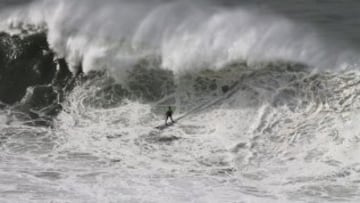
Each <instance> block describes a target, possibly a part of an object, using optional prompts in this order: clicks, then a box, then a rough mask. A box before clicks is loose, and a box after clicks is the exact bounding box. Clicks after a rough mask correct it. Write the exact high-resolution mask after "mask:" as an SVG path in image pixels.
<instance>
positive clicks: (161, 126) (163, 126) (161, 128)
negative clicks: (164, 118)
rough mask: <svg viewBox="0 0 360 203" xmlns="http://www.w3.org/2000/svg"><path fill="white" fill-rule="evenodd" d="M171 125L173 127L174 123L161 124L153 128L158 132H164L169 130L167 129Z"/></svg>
mask: <svg viewBox="0 0 360 203" xmlns="http://www.w3.org/2000/svg"><path fill="white" fill-rule="evenodd" d="M173 125H175V123H173V122H171V123H168V124H167V125H165V124H162V125H159V126H156V127H155V128H156V129H158V130H164V129H166V128H169V127H171V126H173Z"/></svg>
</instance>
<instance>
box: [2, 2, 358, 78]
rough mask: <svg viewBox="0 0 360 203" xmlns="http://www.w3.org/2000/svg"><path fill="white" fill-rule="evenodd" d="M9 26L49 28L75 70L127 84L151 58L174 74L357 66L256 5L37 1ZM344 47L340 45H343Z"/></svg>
mask: <svg viewBox="0 0 360 203" xmlns="http://www.w3.org/2000/svg"><path fill="white" fill-rule="evenodd" d="M7 19H8V20H7V21H6V23H7V24H10V25H11V26H12V27H22V26H24V24H25V25H29V24H30V25H36V26H37V27H45V28H46V29H47V33H48V42H49V44H50V47H51V48H52V49H53V50H54V51H55V52H56V53H57V54H58V55H59V56H61V57H65V58H66V60H67V61H68V63H69V66H70V69H71V70H72V71H73V72H76V69H77V68H78V67H79V66H78V64H82V68H83V71H84V72H85V73H88V72H90V71H92V70H107V71H109V72H111V73H113V75H115V76H116V77H118V80H119V81H123V80H124V79H125V78H126V76H124V75H126V72H127V70H129V69H131V67H132V66H133V64H134V63H136V62H137V61H138V60H140V59H142V58H144V57H146V56H154V55H155V56H160V58H161V65H160V68H162V69H169V70H172V71H173V72H175V73H183V72H189V71H190V72H193V71H199V70H203V69H216V70H217V69H221V68H223V67H224V66H226V65H227V64H229V63H232V62H236V61H247V62H248V63H252V62H259V61H275V60H283V61H291V62H299V63H304V64H307V65H309V66H312V67H315V68H316V69H322V70H339V69H340V70H343V69H351V68H354V66H356V63H357V62H358V60H357V59H356V58H357V57H356V56H357V53H356V52H355V51H353V50H352V49H351V48H349V47H347V48H346V49H345V51H344V49H343V46H341V44H339V43H335V42H327V41H325V39H322V38H321V37H320V36H319V34H318V32H317V30H315V29H314V28H312V27H310V26H307V25H304V24H301V23H298V22H292V21H290V20H288V19H286V18H284V17H282V16H278V15H275V14H273V13H270V12H265V11H263V10H259V9H255V8H246V7H235V8H232V9H229V8H225V7H221V6H219V5H216V4H215V3H206V2H203V1H202V2H196V3H191V2H189V1H181V2H170V3H163V2H158V1H147V2H142V1H139V2H129V1H111V0H108V1H103V2H101V3H98V2H97V1H95V0H92V1H85V0H80V1H76V2H74V1H67V0H61V1H56V2H54V1H38V2H36V3H34V4H32V5H31V6H30V7H27V8H22V9H19V10H16V11H12V12H11V14H9V15H8V16H7ZM339 47H341V48H339Z"/></svg>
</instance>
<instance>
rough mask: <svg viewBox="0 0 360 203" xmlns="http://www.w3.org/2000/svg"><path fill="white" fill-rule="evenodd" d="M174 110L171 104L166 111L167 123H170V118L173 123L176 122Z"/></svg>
mask: <svg viewBox="0 0 360 203" xmlns="http://www.w3.org/2000/svg"><path fill="white" fill-rule="evenodd" d="M172 114H173V110H172V109H171V106H169V108H168V110H167V111H166V119H165V125H168V123H167V121H168V119H169V118H170V120H171V122H172V123H175V121H174V120H173V118H172Z"/></svg>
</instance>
